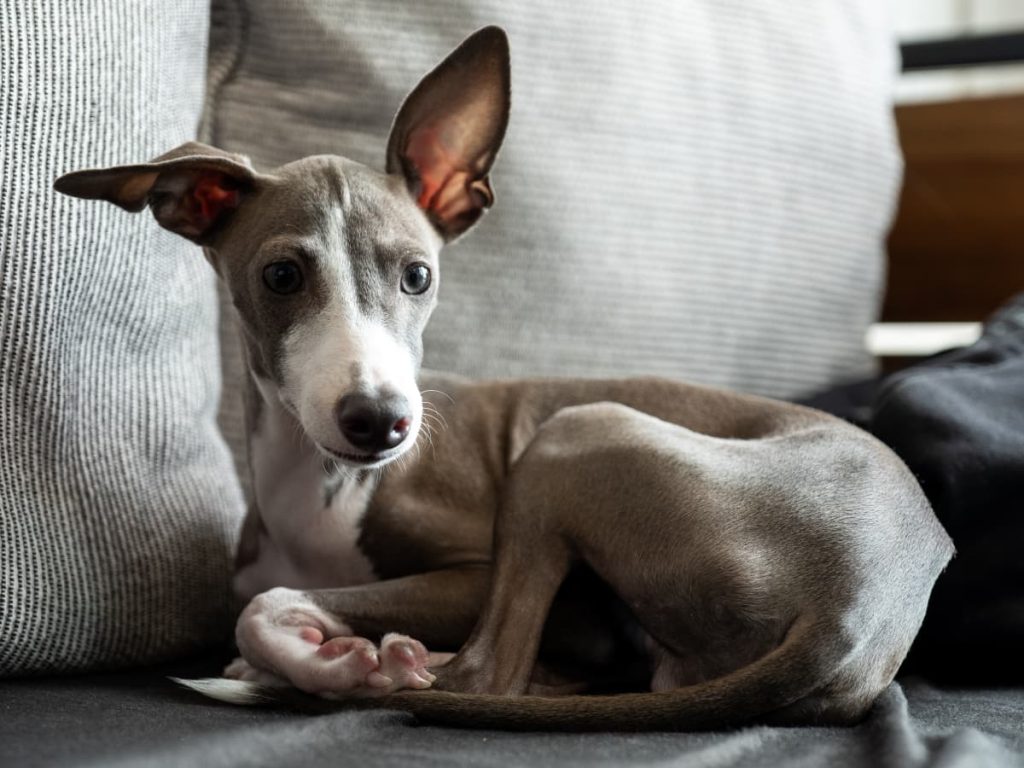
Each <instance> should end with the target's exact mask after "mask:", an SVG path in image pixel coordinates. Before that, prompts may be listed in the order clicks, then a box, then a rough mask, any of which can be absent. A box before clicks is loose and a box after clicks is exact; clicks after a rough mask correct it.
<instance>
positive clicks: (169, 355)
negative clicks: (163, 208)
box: [0, 0, 241, 675]
mask: <svg viewBox="0 0 1024 768" xmlns="http://www.w3.org/2000/svg"><path fill="white" fill-rule="evenodd" d="M208 18H209V11H208V7H207V3H206V2H204V1H203V0H183V1H182V2H175V3H165V2H161V1H160V0H144V1H140V2H133V3H123V2H118V1H116V0H94V1H93V2H88V3H64V4H60V5H59V7H58V6H57V5H55V4H52V3H4V4H3V6H2V7H0V83H2V84H3V86H2V88H0V114H2V115H3V116H4V117H3V123H2V127H0V137H2V138H0V168H2V169H3V189H2V190H0V252H2V263H0V297H2V305H0V675H8V674H12V673H29V672H43V671H57V670H76V669H85V668H90V667H101V666H111V665H114V664H122V663H132V662H141V661H154V660H158V659H164V658H167V657H170V656H172V655H175V654H179V653H181V652H183V651H184V650H187V649H194V648H196V647H200V646H202V645H203V644H205V643H209V642H211V641H213V640H215V639H219V638H222V637H223V636H224V635H225V633H227V632H228V631H229V629H230V623H231V618H232V617H231V612H230V608H229V600H230V587H229V579H230V569H231V549H232V546H233V540H234V535H235V531H236V528H237V524H238V521H239V517H240V514H241V509H240V506H241V497H240V492H239V489H238V483H237V480H236V479H235V477H234V473H233V470H232V467H231V463H230V457H229V455H228V453H227V450H226V448H225V445H224V443H223V440H222V439H221V437H220V435H219V434H218V433H217V431H216V425H215V414H216V408H217V400H218V394H219V386H220V376H219V370H218V349H217V341H216V322H217V316H216V294H215V289H214V282H213V280H214V278H213V273H212V270H210V268H209V267H208V266H207V264H206V263H205V262H204V260H203V258H202V255H201V253H200V251H199V250H198V249H197V248H195V247H194V246H192V245H190V244H188V243H187V242H185V241H184V240H180V239H177V238H175V237H174V236H173V235H170V234H168V233H167V232H164V231H163V230H161V229H160V228H159V227H157V226H156V225H155V224H154V222H153V220H152V218H151V217H150V216H148V215H145V216H131V215H128V214H126V213H125V212H124V211H121V210H118V209H116V208H115V207H114V206H109V205H106V204H99V203H88V202H85V201H81V200H72V199H70V198H67V197H63V196H59V195H56V194H55V193H54V192H53V191H52V184H53V181H54V179H55V178H57V176H59V175H60V174H62V173H65V172H67V171H71V170H75V169H79V168H85V167H91V166H102V165H111V164H115V163H126V162H137V161H144V160H147V159H149V158H152V157H154V156H156V155H158V154H160V153H161V152H163V151H165V150H167V149H169V148H171V147H173V146H175V145H177V144H179V143H181V142H184V141H186V140H188V139H189V138H192V137H193V136H194V135H195V132H196V129H197V125H198V121H199V116H200V110H201V108H202V102H203V93H204V91H203V85H204V80H205V77H204V75H205V53H206V41H207V29H208Z"/></svg>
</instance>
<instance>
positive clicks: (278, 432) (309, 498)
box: [236, 382, 376, 594]
mask: <svg viewBox="0 0 1024 768" xmlns="http://www.w3.org/2000/svg"><path fill="white" fill-rule="evenodd" d="M259 387H260V390H261V393H262V394H263V395H264V405H263V409H262V411H261V413H260V421H259V424H258V425H257V428H256V429H255V430H254V432H253V434H252V435H251V436H250V461H251V462H252V471H253V481H254V488H253V490H254V493H255V496H256V503H257V506H258V507H259V511H260V516H261V518H262V520H263V526H264V528H265V531H264V532H263V533H261V535H260V541H259V554H258V556H257V559H256V560H255V562H253V563H252V564H251V565H249V566H248V567H247V568H245V569H244V570H243V571H242V572H240V573H239V574H238V577H237V580H236V587H237V589H238V591H239V592H240V593H242V594H256V593H258V592H262V591H265V590H267V589H270V588H271V587H274V586H285V587H292V588H294V589H315V588H326V587H344V586H353V585H356V584H365V583H367V582H371V581H375V580H376V576H375V574H374V572H373V567H372V566H371V564H370V561H369V560H368V559H367V558H366V556H365V555H363V553H362V552H361V551H360V550H359V547H358V545H357V541H358V538H359V525H360V522H361V520H362V517H363V514H364V513H365V512H366V508H367V505H368V504H369V502H370V498H371V496H372V495H373V490H374V486H375V482H374V479H373V478H372V476H370V475H367V474H366V473H363V474H362V475H361V476H357V475H355V474H351V475H349V476H347V477H341V478H337V477H335V478H332V476H331V474H330V472H329V471H328V470H327V469H325V459H324V457H323V456H322V455H321V454H320V453H319V452H318V451H317V450H316V448H315V447H314V446H313V445H312V443H311V442H310V441H309V440H308V439H307V438H306V437H305V436H304V435H303V434H302V431H301V429H300V428H299V427H298V425H297V423H296V422H295V420H294V418H293V417H292V416H291V415H290V414H289V413H288V412H287V411H286V410H285V408H284V406H283V405H281V403H280V402H279V401H278V399H277V397H276V393H274V391H273V387H272V386H271V385H268V384H267V383H266V382H259ZM338 471H340V472H345V471H346V470H344V469H342V470H338Z"/></svg>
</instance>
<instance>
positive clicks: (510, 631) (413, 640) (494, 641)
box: [56, 27, 953, 729]
mask: <svg viewBox="0 0 1024 768" xmlns="http://www.w3.org/2000/svg"><path fill="white" fill-rule="evenodd" d="M508 113H509V64H508V44H507V41H506V38H505V35H504V33H503V32H501V30H498V29H496V28H493V27H492V28H487V29H483V30H481V31H479V32H477V33H476V34H474V35H473V36H471V37H470V38H469V39H467V40H466V41H465V42H464V43H463V44H462V45H461V46H460V47H459V48H458V49H456V50H455V51H454V52H453V53H452V54H451V55H450V56H449V57H448V58H447V59H446V60H445V61H444V62H442V63H441V64H440V65H439V66H438V67H437V68H436V69H435V70H434V71H433V72H431V73H430V74H429V75H427V76H426V78H424V80H423V81H422V82H421V83H420V84H419V85H418V86H417V88H416V89H415V90H414V91H413V92H412V93H411V95H410V96H409V97H408V98H407V99H406V101H405V103H404V104H403V106H402V108H401V110H400V111H399V113H398V116H397V118H396V120H395V124H394V127H393V129H392V133H391V137H390V140H389V142H388V149H387V172H386V173H384V174H381V173H378V172H376V171H373V170H370V169H369V168H366V167H365V166H362V165H360V164H358V163H355V162H352V161H350V160H346V159H344V158H341V157H334V156H323V157H309V158H305V159H303V160H299V161H297V162H294V163H291V164H289V165H286V166H284V167H282V168H278V169H277V170H275V171H273V172H272V173H269V174H264V173H259V172H257V171H255V170H254V169H253V168H252V167H251V166H250V165H249V163H248V161H247V160H246V159H245V158H243V157H240V156H237V155H232V154H228V153H225V152H221V151H219V150H216V149H213V148H211V147H206V146H203V145H200V144H187V145H185V146H183V147H179V148H178V149H176V150H174V151H172V152H170V153H169V154H167V155H164V156H163V157H161V158H158V159H157V160H155V161H153V162H151V163H145V164H140V165H129V166H122V167H116V168H110V169H104V170H90V171H80V172H77V173H72V174H69V175H67V176H64V177H62V178H61V179H59V180H58V182H57V184H56V187H57V189H58V190H60V191H61V192H65V193H67V194H70V195H75V196H78V197H84V198H93V199H97V198H98V199H104V200H108V201H111V202H113V203H116V204H117V205H119V206H121V207H122V208H125V209H127V210H130V211H139V210H142V209H143V208H145V207H147V206H148V207H149V208H150V209H151V210H152V212H153V214H154V216H155V217H156V219H157V221H158V222H159V223H160V224H161V225H162V226H164V227H166V228H167V229H169V230H171V231H173V232H176V233H178V234H180V235H183V236H184V237H187V238H189V239H191V240H193V241H195V242H196V243H199V244H200V245H202V246H203V247H204V252H205V254H206V257H207V258H208V259H209V261H210V263H211V264H212V265H213V267H214V269H215V270H216V271H217V274H218V275H219V276H220V278H221V279H222V280H223V281H224V283H225V285H226V287H227V289H228V290H229V291H230V294H231V297H232V299H233V301H234V304H235V307H236V308H237V310H238V318H239V321H240V326H241V329H242V336H243V340H244V345H245V350H246V357H247V361H248V366H249V371H250V373H251V376H250V377H249V384H250V387H249V392H248V394H249V405H250V407H249V415H250V419H249V433H250V458H251V466H252V470H253V478H254V489H255V501H254V504H253V506H252V508H251V510H250V513H249V516H248V518H247V522H246V525H245V527H244V530H243V535H242V543H241V547H240V552H239V559H238V573H237V578H236V589H237V591H238V592H239V594H240V595H242V596H244V597H245V598H247V599H249V598H251V601H250V602H249V604H248V607H247V608H246V609H245V610H244V612H243V613H242V615H241V617H240V619H239V621H238V627H237V641H238V646H239V649H240V651H241V654H242V658H241V659H239V660H237V661H236V662H234V663H233V664H232V665H231V666H229V668H228V670H227V675H228V677H229V678H233V679H220V680H211V681H193V683H192V685H193V686H194V687H197V688H199V689H200V690H202V691H203V692H205V693H207V694H208V695H212V696H215V697H219V698H223V699H227V700H230V701H236V702H252V701H255V700H258V698H259V697H261V696H270V697H277V698H282V697H284V698H287V697H289V696H292V697H294V696H295V695H298V694H296V693H294V692H295V689H299V690H300V691H303V692H305V694H316V695H318V696H319V697H321V699H324V698H326V699H335V700H337V699H340V700H342V701H343V704H341V705H338V704H331V705H330V706H374V707H390V708H401V709H406V710H409V711H412V712H415V713H417V714H419V715H421V716H423V717H425V718H428V719H432V720H434V721H441V722H449V723H457V724H461V725H473V726H497V727H506V728H565V729H594V728H602V729H603V728H617V729H622V728H670V729H693V728H706V727H715V726H724V725H732V724H740V723H744V722H750V721H760V722H771V723H850V722H854V721H856V720H857V719H858V718H860V717H862V716H863V715H864V713H865V712H866V711H867V709H868V708H869V707H870V706H871V704H872V702H873V701H874V700H875V698H876V697H877V696H878V694H879V692H881V691H882V689H883V688H885V686H886V685H888V683H889V682H890V681H891V680H892V678H893V675H894V674H895V673H896V670H897V669H898V668H899V666H900V663H901V661H902V660H903V658H904V656H905V655H906V653H907V650H908V648H909V647H910V644H911V641H912V640H913V638H914V635H915V634H916V632H917V630H918V628H919V626H920V624H921V621H922V618H923V616H924V612H925V608H926V606H927V603H928V596H929V594H930V592H931V589H932V586H933V584H934V582H935V579H936V578H937V576H938V574H939V573H940V571H941V570H942V569H943V567H944V566H945V564H946V563H947V562H948V560H949V558H950V557H951V556H952V552H953V547H952V545H951V542H950V540H949V538H948V537H947V535H946V533H945V532H944V531H943V529H942V527H941V526H940V525H939V523H938V522H937V520H936V519H935V517H934V515H933V514H932V511H931V509H930V507H929V505H928V502H927V501H926V499H925V497H924V495H923V494H922V492H921V490H920V488H919V487H918V485H917V483H916V482H915V480H914V478H913V477H912V476H911V474H910V472H909V471H908V470H907V469H906V467H905V466H904V465H903V464H902V463H901V462H900V460H899V459H898V458H897V457H896V456H895V455H893V454H892V453H891V452H890V451H889V450H888V449H887V448H886V447H885V446H884V445H882V444H881V443H879V442H878V441H876V440H875V439H873V438H872V437H870V436H869V435H867V434H865V433H863V432H861V431H859V430H857V429H855V428H854V427H852V426H850V425H848V424H846V423H844V422H842V421H839V420H837V419H834V418H831V417H829V416H827V415H825V414H822V413H819V412H816V411H812V410H808V409H806V408H800V407H797V406H794V405H789V404H784V403H779V402H774V401H771V400H765V399H760V398H755V397H747V396H743V395H738V394H732V393H728V392H721V391H716V390H713V389H706V388H703V387H697V386H690V385H687V384H682V383H676V382H671V381H663V380H654V379H636V380H622V381H571V380H561V381H559V380H545V381H515V382H492V383H472V382H468V381H464V380H460V379H454V378H450V377H440V376H430V375H421V376H419V378H418V369H419V363H420V358H421V351H422V349H421V347H422V342H421V334H422V332H423V329H424V326H425V325H426V323H427V320H428V318H429V317H430V314H431V311H432V310H433V307H434V305H435V302H436V295H437V285H438V278H437V274H438V253H439V251H440V250H441V246H442V245H443V244H444V243H445V242H447V241H450V240H451V239H453V238H455V237H457V236H459V235H460V234H462V233H463V232H464V231H465V230H466V229H468V228H469V227H470V226H471V225H472V224H473V223H474V222H475V221H476V220H477V219H478V218H479V216H480V215H481V213H482V212H483V211H484V210H485V209H486V208H487V207H489V206H490V205H491V204H492V202H493V200H494V196H493V193H492V190H491V186H490V182H489V178H488V175H489V172H490V169H491V166H492V165H493V162H494V159H495V156H496V154H497V152H498V148H499V146H500V144H501V140H502V137H503V135H504V132H505V126H506V123H507V120H508ZM555 257H556V256H553V258H555ZM421 388H422V389H421ZM396 633H402V634H396ZM428 647H429V648H430V649H431V651H434V653H428V651H427V648H428ZM450 651H458V652H457V653H456V654H455V655H454V657H453V656H452V654H451V653H450ZM410 689H430V690H410ZM599 691H603V692H604V693H603V694H601V695H599V694H598V693H595V692H599ZM289 692H293V693H289ZM609 692H615V693H609ZM584 693H586V695H583V694H584ZM520 694H532V695H520ZM306 698H307V699H309V700H311V701H313V700H317V699H314V697H310V696H308V695H307V696H306Z"/></svg>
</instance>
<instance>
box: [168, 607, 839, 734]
mask: <svg viewBox="0 0 1024 768" xmlns="http://www.w3.org/2000/svg"><path fill="white" fill-rule="evenodd" d="M823 630H825V627H823V626H822V624H821V623H818V622H816V621H813V620H811V619H798V620H797V621H796V622H795V623H794V624H793V626H792V627H791V628H790V630H789V632H788V633H787V634H786V638H785V639H784V641H783V642H782V643H781V644H780V645H779V646H778V647H777V648H775V649H774V650H772V651H771V652H769V653H767V654H765V655H764V656H762V657H761V658H760V659H758V660H757V661H755V662H753V663H751V664H749V665H747V666H745V667H742V668H740V669H738V670H736V671H734V672H731V673H729V674H727V675H724V676H723V677H720V678H716V679H714V680H709V681H707V682H704V683H698V684H696V685H691V686H686V687H684V688H676V689H674V690H671V691H660V692H657V693H623V694H616V695H609V696H555V697H547V696H493V695H485V694H471V693H452V692H448V691H430V690H427V691H403V692H400V693H393V694H390V695H387V696H381V697H379V698H367V699H346V700H344V701H331V700H327V699H321V698H318V697H314V696H310V695H308V694H303V693H301V692H299V691H297V690H296V689H294V688H285V687H274V686H268V685H263V684H259V683H246V682H240V681H235V680H221V679H206V680H177V682H179V683H181V684H182V685H185V686H187V687H189V688H192V689H193V690H196V691H198V692H199V693H202V694H204V695H206V696H210V697H212V698H215V699H219V700H221V701H227V702H230V703H233V704H250V705H251V704H284V705H286V706H291V707H295V708H298V709H301V710H304V711H311V712H336V711H339V710H343V709H396V710H402V711H406V712H410V713H412V714H414V715H416V717H417V718H419V719H421V720H423V721H425V722H429V723H436V724H442V725H455V726H460V727H469V728H494V729H502V730H539V731H607V730H614V731H641V730H644V731H646V730H673V731H677V730H702V729H707V728H720V727H728V726H735V725H742V724H745V723H749V722H753V721H757V720H758V719H759V718H762V717H765V716H767V715H769V714H771V713H773V712H775V711H777V710H780V709H782V708H783V707H786V706H788V705H790V704H793V703H795V702H797V701H799V700H801V699H803V698H805V697H807V696H809V695H810V694H812V693H813V692H814V691H815V690H817V689H819V688H821V687H822V686H823V684H825V683H827V682H828V681H829V680H830V679H831V678H832V677H834V675H835V674H836V672H837V671H838V670H839V669H840V667H841V666H842V665H843V663H844V662H845V661H846V660H847V659H848V656H849V654H850V652H851V651H852V646H851V645H850V644H849V643H847V642H844V641H843V639H842V635H841V634H840V633H838V632H827V631H823Z"/></svg>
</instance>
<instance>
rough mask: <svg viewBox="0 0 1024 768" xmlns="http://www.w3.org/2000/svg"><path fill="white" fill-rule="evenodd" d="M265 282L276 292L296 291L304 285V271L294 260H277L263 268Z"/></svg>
mask: <svg viewBox="0 0 1024 768" xmlns="http://www.w3.org/2000/svg"><path fill="white" fill-rule="evenodd" d="M263 282H264V283H266V284H267V288H269V289H270V290H272V291H273V292H274V293H281V294H287V293H295V292H296V291H297V290H299V288H301V287H302V271H301V270H300V269H299V265H298V264H296V263H295V262H294V261H275V262H274V263H273V264H268V265H267V266H266V267H264V268H263Z"/></svg>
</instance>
